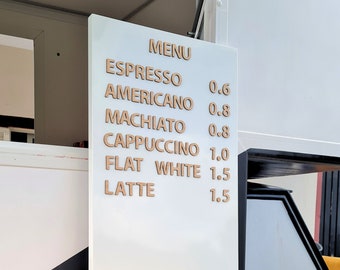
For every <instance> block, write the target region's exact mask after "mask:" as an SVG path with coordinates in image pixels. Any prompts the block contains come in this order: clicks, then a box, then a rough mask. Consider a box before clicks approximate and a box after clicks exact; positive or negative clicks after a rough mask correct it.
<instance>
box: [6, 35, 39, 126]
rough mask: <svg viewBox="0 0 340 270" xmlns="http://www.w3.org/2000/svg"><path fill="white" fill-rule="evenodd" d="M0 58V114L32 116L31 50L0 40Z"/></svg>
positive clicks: (32, 78)
mask: <svg viewBox="0 0 340 270" xmlns="http://www.w3.org/2000/svg"><path fill="white" fill-rule="evenodd" d="M32 43H33V42H32ZM0 59H1V61H0V96H1V98H0V115H9V116H18V117H26V118H34V68H33V66H34V62H33V50H28V49H22V48H16V47H10V46H4V45H1V41H0ZM0 125H1V124H0Z"/></svg>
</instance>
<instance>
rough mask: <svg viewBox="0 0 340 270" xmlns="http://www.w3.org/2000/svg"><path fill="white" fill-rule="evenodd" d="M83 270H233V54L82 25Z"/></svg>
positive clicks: (107, 24)
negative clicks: (86, 233) (85, 77)
mask: <svg viewBox="0 0 340 270" xmlns="http://www.w3.org/2000/svg"><path fill="white" fill-rule="evenodd" d="M89 125H90V131H89V132H90V134H89V147H90V149H89V174H90V178H89V179H90V180H89V181H90V186H89V193H90V194H89V195H90V205H89V208H90V223H89V229H90V240H89V241H90V243H89V251H90V255H89V257H90V269H95V270H105V269H119V270H125V269H126V270H127V269H129V270H130V269H147V270H152V269H157V270H158V269H162V270H167V269H169V270H170V269H171V270H173V269H176V270H188V269H195V270H208V269H209V270H211V269H233V270H235V269H238V184H237V173H238V172H237V51H236V50H235V49H233V48H230V47H225V46H220V45H216V44H212V43H209V42H205V41H201V40H195V39H192V38H188V37H185V36H179V35H175V34H172V33H167V32H163V31H159V30H155V29H150V28H146V27H143V26H138V25H134V24H131V23H126V22H121V21H118V20H114V19H109V18H105V17H101V16H97V15H91V16H90V18H89Z"/></svg>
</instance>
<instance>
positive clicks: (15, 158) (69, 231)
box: [0, 142, 88, 270]
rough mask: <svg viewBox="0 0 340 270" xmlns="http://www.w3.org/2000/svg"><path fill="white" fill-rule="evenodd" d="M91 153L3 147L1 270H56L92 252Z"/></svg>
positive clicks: (30, 146) (0, 168)
mask: <svg viewBox="0 0 340 270" xmlns="http://www.w3.org/2000/svg"><path fill="white" fill-rule="evenodd" d="M87 179H88V176H87V150H86V149H75V148H67V147H55V146H44V145H34V144H21V143H13V142H0V217H1V222H0V239H1V241H0V269H15V270H17V269H30V270H31V269H32V270H40V269H41V270H45V269H52V268H54V267H56V266H58V265H59V264H61V263H63V262H64V261H66V260H67V259H69V258H70V257H72V256H74V255H75V254H77V253H78V252H80V251H81V250H83V249H84V248H86V247H87V246H88V206H87V205H88V198H87V195H88V185H87Z"/></svg>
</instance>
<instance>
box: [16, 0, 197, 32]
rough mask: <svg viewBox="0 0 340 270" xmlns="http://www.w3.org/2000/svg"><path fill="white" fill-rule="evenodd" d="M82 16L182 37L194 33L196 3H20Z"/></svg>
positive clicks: (37, 0)
mask: <svg viewBox="0 0 340 270" xmlns="http://www.w3.org/2000/svg"><path fill="white" fill-rule="evenodd" d="M18 1H19V2H25V3H29V4H34V5H38V6H44V7H49V8H54V9H59V10H63V11H69V12H73V13H78V14H82V15H89V14H91V13H95V14H98V15H103V16H107V17H111V18H115V19H119V20H124V21H128V22H132V23H136V24H140V25H144V26H148V27H152V28H156V29H160V30H164V31H168V32H172V33H176V34H180V35H186V34H187V32H189V31H191V30H192V29H191V28H192V25H193V22H194V17H195V9H196V0H18Z"/></svg>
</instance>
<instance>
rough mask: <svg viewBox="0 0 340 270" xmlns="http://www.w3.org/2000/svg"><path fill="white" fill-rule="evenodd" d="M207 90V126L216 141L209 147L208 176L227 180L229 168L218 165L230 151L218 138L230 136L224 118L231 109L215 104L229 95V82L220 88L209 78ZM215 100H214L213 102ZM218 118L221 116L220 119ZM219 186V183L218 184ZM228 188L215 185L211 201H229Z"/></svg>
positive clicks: (214, 179)
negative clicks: (208, 120) (209, 93)
mask: <svg viewBox="0 0 340 270" xmlns="http://www.w3.org/2000/svg"><path fill="white" fill-rule="evenodd" d="M209 90H210V92H211V94H212V97H213V98H212V100H213V101H210V103H209V106H208V111H209V114H210V115H211V116H212V117H211V119H212V121H211V122H210V123H209V126H208V133H209V136H210V137H211V138H212V139H213V141H214V142H215V141H216V144H214V146H212V147H210V149H209V150H210V154H211V156H210V159H211V161H212V166H211V167H210V176H211V180H212V181H213V182H215V181H218V182H220V181H228V180H229V179H230V178H231V175H230V168H229V167H227V166H223V167H222V166H220V163H223V164H225V163H226V162H227V161H228V160H229V157H230V151H229V148H227V147H220V146H219V145H223V146H225V145H226V144H227V143H226V142H222V143H221V141H220V140H228V138H229V136H230V128H229V126H228V125H227V124H225V122H227V121H225V120H227V119H228V117H229V116H230V114H231V112H230V111H231V109H230V105H229V104H225V103H224V104H216V102H217V100H219V101H220V100H224V99H225V97H227V96H229V95H230V92H231V91H230V86H229V83H224V84H223V85H222V87H221V88H219V87H218V84H217V82H216V81H215V80H211V81H210V82H209ZM215 101H216V102H215ZM220 118H223V120H222V121H220ZM215 119H216V120H217V119H218V121H217V122H219V123H221V122H222V123H224V124H222V125H221V126H219V125H217V124H216V123H215V122H214V120H215ZM218 186H221V185H218ZM229 191H230V190H229V189H217V188H215V187H213V188H211V189H210V193H211V201H212V202H217V203H227V202H229V201H230V194H229Z"/></svg>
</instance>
